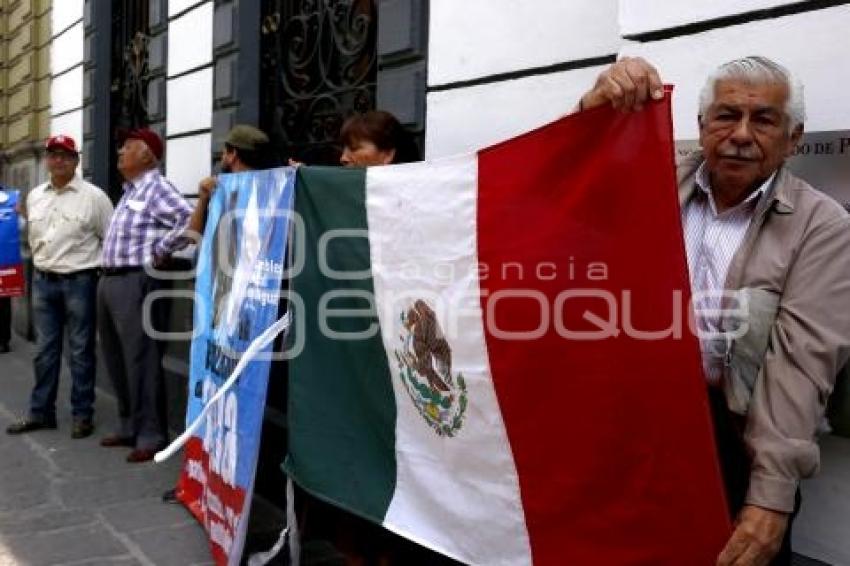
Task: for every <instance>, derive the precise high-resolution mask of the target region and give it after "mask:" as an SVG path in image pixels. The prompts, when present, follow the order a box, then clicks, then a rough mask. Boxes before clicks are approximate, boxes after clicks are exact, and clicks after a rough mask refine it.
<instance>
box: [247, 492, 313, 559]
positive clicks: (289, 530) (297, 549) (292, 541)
mask: <svg viewBox="0 0 850 566" xmlns="http://www.w3.org/2000/svg"><path fill="white" fill-rule="evenodd" d="M287 538H288V539H289V564H290V566H299V564H300V563H301V543H300V535H299V534H298V521H297V519H296V517H295V488H294V485H293V483H292V478H286V527H284V529H283V530H282V531H280V536H279V537H278V539H277V542H276V543H275V544H274V546H273V547H271V548H270V549H269V550H267V551H265V552H257V553H255V554H252V555H251V557H250V558H249V559H248V566H266V564H268V563H269V562H270V561H271V560H272V559H273V558H274V557H275V556H277V555H278V554H280V551H281V550H283V545H284V544H286V539H287Z"/></svg>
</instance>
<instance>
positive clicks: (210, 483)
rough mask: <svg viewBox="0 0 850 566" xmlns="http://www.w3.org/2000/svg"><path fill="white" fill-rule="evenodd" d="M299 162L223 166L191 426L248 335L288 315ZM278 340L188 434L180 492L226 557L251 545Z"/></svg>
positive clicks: (207, 248)
mask: <svg viewBox="0 0 850 566" xmlns="http://www.w3.org/2000/svg"><path fill="white" fill-rule="evenodd" d="M294 184H295V169H293V168H283V169H272V170H266V171H252V172H247V173H236V174H230V175H221V176H220V177H219V178H218V186H217V187H216V189H215V192H214V193H213V195H212V197H211V200H210V205H209V210H208V219H207V224H206V229H205V231H204V235H203V240H202V242H201V244H200V249H199V254H198V265H197V279H196V282H195V313H194V328H195V335H194V339H193V341H192V353H191V370H190V380H189V402H188V407H187V411H186V424H187V427H188V426H189V425H190V424H191V423H192V422H194V420H195V419H196V418H197V417H198V416H199V415H200V414H201V411H202V409H203V408H204V405H205V404H206V403H207V402H209V400H210V399H211V398H212V397H213V395H215V394H216V392H217V391H218V390H219V389H220V388H221V387H222V384H223V383H224V382H225V381H226V380H227V378H228V377H229V376H230V374H231V373H232V371H233V369H234V367H235V366H236V364H237V363H238V362H239V360H240V358H241V357H242V354H243V353H244V352H245V350H246V348H247V347H248V345H249V344H250V343H251V342H252V341H253V340H254V339H255V338H257V337H258V336H259V335H260V334H261V333H262V332H263V331H264V330H265V329H266V328H268V327H269V326H271V325H272V324H273V323H274V322H275V321H276V320H277V317H278V305H279V302H280V301H279V297H280V287H281V278H282V274H283V271H284V256H285V254H286V246H287V236H288V233H289V226H290V216H291V211H292V201H293V193H294ZM271 349H272V348H271V346H267V347H266V348H264V349H263V350H261V351H260V353H259V355H258V356H257V357H256V358H255V359H254V360H253V361H251V362H250V363H249V364H248V365H247V366H246V367H245V370H244V371H243V372H242V374H241V375H240V377H239V379H238V381H236V383H235V385H234V386H233V388H232V389H230V390H229V391H228V392H227V393H226V394H225V395H224V396H223V397H221V400H220V401H218V402H217V404H216V406H215V407H213V408H212V410H210V411H208V412H207V414H206V416H205V417H204V418H203V424H202V425H201V426H200V428H199V429H198V430H197V432H196V433H195V435H193V436H192V438H190V439H189V440H188V442H187V443H186V451H185V458H184V465H183V470H182V472H181V476H180V481H179V483H178V488H177V496H178V498H179V499H180V500H181V501H182V502H183V503H184V504H185V505H186V506H187V507H188V508H189V510H190V511H191V512H192V513H193V514H194V515H195V517H196V518H197V519H198V520H199V521H200V522H201V523H202V524H203V525H204V527H205V528H206V530H207V533H208V534H209V537H210V545H211V549H212V554H213V557H214V559H215V561H216V563H217V564H238V563H239V560H240V558H241V555H242V548H243V545H244V539H245V530H246V526H247V521H248V515H249V513H248V512H249V508H250V504H251V494H252V492H253V487H254V475H255V470H256V466H257V456H258V453H259V444H260V433H261V429H262V421H263V411H264V406H265V401H266V389H267V385H268V375H269V364H270V355H271Z"/></svg>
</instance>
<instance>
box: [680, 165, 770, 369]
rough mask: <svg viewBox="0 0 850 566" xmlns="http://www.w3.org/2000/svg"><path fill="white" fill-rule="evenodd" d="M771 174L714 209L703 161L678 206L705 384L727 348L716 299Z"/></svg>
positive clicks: (722, 358) (718, 366)
mask: <svg viewBox="0 0 850 566" xmlns="http://www.w3.org/2000/svg"><path fill="white" fill-rule="evenodd" d="M774 175H775V173H774ZM774 175H771V176H770V178H768V180H767V181H765V182H764V183H763V184H762V185H761V186H760V187H759V188H758V189H756V190H755V191H753V192H752V194H750V195H749V196H748V197H747V198H746V199H745V200H744V201H743V202H741V203H739V204H737V205H736V206H734V207H732V208H729V209H726V210H724V211H723V212H721V213H719V214H718V212H717V207H716V206H715V203H714V197H713V194H712V192H711V181H710V178H709V175H708V170H707V168H706V166H705V163H704V162H703V164H702V165H700V167H699V169H698V170H697V172H696V185H697V190H695V191H694V192H693V196H692V197H691V198H690V200H689V201H688V202H687V203H685V206H684V207H683V208H682V226H683V229H684V231H685V250H686V252H687V255H688V270H689V272H690V278H691V290H692V292H693V300H694V311H695V312H694V314H695V319H696V326H697V330H698V333H699V338H700V347H701V350H702V362H703V367H704V368H705V375H706V378H707V379H708V380H709V382H711V383H715V384H716V383H718V382H719V381H720V378H721V376H722V375H723V368H724V362H725V359H726V356H727V353H728V352H729V347H730V344H729V343H728V341H727V340H726V335H724V334H723V333H722V332H721V329H720V309H721V299H722V298H723V290H724V288H725V284H726V274H727V272H728V271H729V264H730V263H731V262H732V258H733V257H734V255H735V252H737V251H738V248H739V247H740V245H741V242H742V241H743V239H744V235H745V234H746V233H747V229H748V228H749V227H750V223H751V222H752V220H753V216H754V214H755V210H756V205H757V204H758V202H759V199H760V198H762V196H763V195H764V193H765V192H766V191H767V189H768V187H770V183H771V182H772V181H773V177H774Z"/></svg>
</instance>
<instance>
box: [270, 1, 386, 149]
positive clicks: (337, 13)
mask: <svg viewBox="0 0 850 566" xmlns="http://www.w3.org/2000/svg"><path fill="white" fill-rule="evenodd" d="M377 14H378V12H377V7H376V5H375V0H268V1H266V2H263V13H262V23H261V33H262V37H261V80H262V88H261V89H260V109H261V110H260V121H261V126H262V128H263V129H264V130H265V131H267V132H269V134H270V137H271V138H272V142H273V144H274V146H275V147H278V148H280V150H281V152H282V155H281V157H283V158H286V157H295V158H296V159H299V160H301V161H304V162H306V163H310V164H336V163H338V160H339V153H340V150H339V147H338V145H337V143H336V142H337V136H338V134H339V129H340V127H341V125H342V122H343V121H344V120H345V118H346V117H347V116H348V115H350V114H352V113H354V112H365V111H367V110H370V109H372V108H374V107H375V90H376V82H377V29H378V27H377Z"/></svg>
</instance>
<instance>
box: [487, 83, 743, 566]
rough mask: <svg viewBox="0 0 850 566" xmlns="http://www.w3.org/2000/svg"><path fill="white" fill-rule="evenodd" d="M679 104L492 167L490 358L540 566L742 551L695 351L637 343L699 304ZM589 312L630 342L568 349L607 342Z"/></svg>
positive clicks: (602, 113)
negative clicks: (688, 253) (682, 213)
mask: <svg viewBox="0 0 850 566" xmlns="http://www.w3.org/2000/svg"><path fill="white" fill-rule="evenodd" d="M669 104H670V102H669V94H668V97H667V99H666V100H665V101H664V102H660V103H655V104H651V105H650V106H649V107H648V108H647V109H646V110H644V111H643V112H640V113H637V114H635V115H629V116H627V115H623V114H619V113H617V112H615V111H613V110H610V109H597V110H591V111H587V112H583V113H581V114H578V115H574V116H571V117H568V118H566V119H564V120H561V121H559V122H557V123H555V124H552V125H550V126H547V127H545V128H543V129H540V130H537V131H534V132H531V133H529V134H527V135H525V136H522V137H520V138H518V139H515V140H511V141H510V142H507V143H505V144H502V145H499V146H495V147H493V148H490V149H487V150H485V151H483V152H481V154H480V155H479V209H478V230H479V234H478V246H479V260H480V261H481V263H482V264H484V265H485V266H486V274H487V275H486V277H485V276H482V282H481V286H482V290H483V291H484V295H483V298H482V307H483V312H484V313H485V324H486V330H487V349H488V355H489V357H490V364H491V371H492V375H493V380H494V383H495V387H496V392H497V395H498V398H499V404H500V408H501V410H502V413H503V415H504V419H505V424H506V428H507V432H508V437H509V439H510V443H511V449H512V451H513V454H514V458H515V461H516V466H517V471H518V474H519V480H520V489H521V494H522V500H523V507H524V509H525V513H526V522H527V525H528V529H529V535H530V539H531V546H532V554H533V556H534V561H535V564H603V565H604V564H612V565H613V564H618V565H619V564H636V563H642V564H713V563H714V559H715V557H716V555H717V553H718V552H719V551H720V549H721V548H722V546H723V544H724V542H725V539H726V537H727V536H728V534H729V529H730V527H729V520H728V517H727V511H726V505H725V501H724V497H723V493H722V483H721V480H720V476H719V467H718V465H717V463H716V457H715V451H714V444H713V438H712V432H711V421H710V416H709V410H708V403H707V398H706V392H705V382H704V380H703V378H702V369H701V364H700V359H699V347H698V343H697V340H696V338H695V337H694V336H693V335H692V334H691V333H690V332H689V331H688V330H687V326H685V329H684V330H685V331H684V334H683V336H682V337H681V338H679V339H675V338H666V339H654V340H643V339H639V337H637V336H636V330H643V331H648V330H661V329H665V328H668V327H669V326H670V325H671V322H672V321H673V318H674V316H673V315H674V311H675V309H676V308H683V305H685V303H686V301H687V300H688V296H689V291H688V278H687V264H686V260H685V252H684V246H683V243H682V235H681V222H680V218H679V209H678V205H677V197H676V187H675V172H674V166H673V141H672V127H671V118H670V107H669ZM597 264H598V265H597ZM601 264H604V266H605V269H604V270H603V269H602V267H601ZM517 289H527V290H532V291H531V292H527V291H526V292H522V293H521V294H524V298H521V297H516V296H512V295H511V293H512V292H513V291H511V290H517ZM567 290H572V292H573V293H576V292H578V293H579V294H574V295H569V294H567V295H564V294H563V292H564V291H567ZM580 290H585V291H580ZM587 290H590V292H591V293H596V294H597V296H590V297H582V296H581V293H582V292H587ZM506 291H509V293H508V294H505V292H506ZM624 291H628V293H624ZM675 291H678V292H679V293H681V295H680V299H679V300H678V301H677V300H674V297H675V293H674V292H675ZM533 293H539V294H537V295H533ZM605 293H607V294H608V295H607V296H608V298H604V297H603V296H602V295H603V294H605ZM559 294H560V299H561V303H560V308H559V305H558V297H559ZM609 301H611V302H609ZM629 302H630V304H629ZM609 311H613V312H614V313H615V314H609ZM586 312H590V313H593V314H595V315H596V316H598V317H599V318H600V319H601V320H610V321H612V326H615V327H616V328H617V329H618V330H619V335H618V336H616V337H609V338H606V339H599V340H577V339H575V338H570V337H565V336H569V335H568V334H567V333H566V330H569V331H572V332H579V331H584V332H593V331H597V330H599V328H600V326H601V323H600V322H599V320H596V322H594V319H593V317H592V316H591V317H590V320H588V319H587V318H586V317H585V316H584V315H585V313H586ZM687 312H688V311H687V308H686V307H684V309H683V314H684V322H685V325H687ZM544 313H545V314H544ZM547 319H548V326H542V323H543V322H546V320H547ZM556 320H560V321H562V322H563V324H562V325H561V330H560V333H559V331H558V326H557V325H556ZM602 326H604V325H602ZM537 328H543V329H544V330H545V333H544V334H543V335H542V337H539V338H537V339H534V340H517V339H508V338H506V337H504V336H499V335H497V333H498V331H503V332H504V331H519V330H525V331H529V330H533V329H537ZM565 329H566V330H565ZM627 329H628V331H626V330H627Z"/></svg>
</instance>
